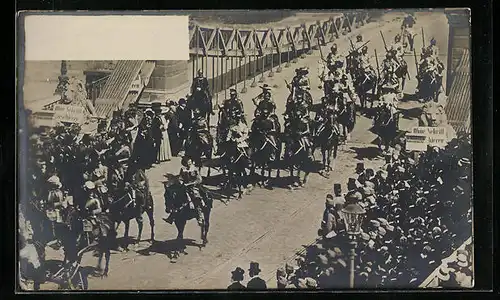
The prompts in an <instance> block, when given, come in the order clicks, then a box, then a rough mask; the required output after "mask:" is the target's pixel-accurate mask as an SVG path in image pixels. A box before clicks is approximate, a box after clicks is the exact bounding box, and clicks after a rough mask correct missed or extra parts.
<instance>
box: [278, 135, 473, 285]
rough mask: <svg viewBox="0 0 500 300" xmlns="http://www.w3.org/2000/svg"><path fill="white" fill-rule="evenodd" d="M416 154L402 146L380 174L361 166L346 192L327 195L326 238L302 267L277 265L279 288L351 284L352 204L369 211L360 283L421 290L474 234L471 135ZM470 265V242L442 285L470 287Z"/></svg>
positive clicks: (358, 260)
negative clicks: (347, 210) (348, 212)
mask: <svg viewBox="0 0 500 300" xmlns="http://www.w3.org/2000/svg"><path fill="white" fill-rule="evenodd" d="M412 154H413V153H410V152H408V151H405V150H404V149H402V147H401V146H399V145H396V146H395V147H394V148H393V149H391V151H388V153H387V154H386V156H385V161H386V164H385V165H384V167H383V168H381V169H380V170H378V171H377V172H375V171H374V170H373V169H369V168H367V169H364V165H363V164H362V163H360V164H358V166H357V168H356V172H357V174H358V178H349V182H348V184H347V185H348V191H347V193H346V194H345V195H343V196H342V195H340V194H339V193H338V188H337V189H336V188H334V190H335V195H328V196H327V200H326V209H325V213H324V219H323V223H322V228H321V229H320V231H319V234H320V235H321V236H322V238H321V239H320V241H319V242H318V243H316V244H314V245H313V246H310V247H308V248H307V249H306V252H305V255H302V256H300V257H299V258H298V259H297V263H296V265H292V264H287V265H286V266H285V267H284V268H281V269H278V270H277V274H276V275H277V276H276V279H277V285H278V288H322V289H331V288H346V287H348V286H349V275H350V273H349V261H350V258H351V253H350V251H352V247H351V244H350V243H349V238H348V235H347V233H346V232H345V227H344V223H343V221H342V211H341V210H342V208H343V207H345V205H346V204H349V203H357V204H359V205H360V206H361V207H363V208H364V209H365V210H366V214H365V216H364V221H363V223H362V226H361V228H362V229H361V233H360V234H359V235H358V236H357V247H356V249H355V256H354V257H355V258H354V262H355V271H354V274H355V287H356V288H382V287H383V288H390V287H392V288H394V287H397V288H409V287H417V286H419V285H420V284H422V282H423V281H424V280H425V279H426V278H427V277H428V276H429V275H430V274H431V273H432V272H433V271H434V270H436V269H437V268H438V267H440V266H441V265H442V260H443V259H445V258H446V257H448V256H450V255H451V254H452V253H453V251H454V250H456V249H457V248H459V247H460V245H462V244H463V243H464V242H465V241H466V240H467V239H468V238H469V237H470V236H471V234H472V210H471V207H472V203H471V199H472V196H471V189H472V179H471V161H470V157H471V154H472V146H471V142H470V136H466V135H459V136H458V137H457V138H455V139H453V140H452V141H450V143H449V144H448V145H447V146H446V147H445V148H438V147H428V149H427V151H425V152H422V153H420V155H419V157H416V156H414V155H412ZM336 186H337V187H338V184H337V185H336ZM458 257H459V259H458ZM471 265H472V246H471V245H469V246H467V247H466V248H465V249H462V250H460V251H459V253H458V254H457V260H456V262H453V263H448V264H444V266H443V267H442V268H441V271H440V272H439V274H441V275H440V276H441V277H442V278H441V279H440V280H441V281H442V282H443V286H453V284H455V285H457V284H458V285H461V286H470V284H471V282H472V272H471V271H470V270H471ZM450 274H454V275H453V276H450ZM457 274H458V275H457ZM449 277H451V279H449ZM445 279H446V280H447V281H445Z"/></svg>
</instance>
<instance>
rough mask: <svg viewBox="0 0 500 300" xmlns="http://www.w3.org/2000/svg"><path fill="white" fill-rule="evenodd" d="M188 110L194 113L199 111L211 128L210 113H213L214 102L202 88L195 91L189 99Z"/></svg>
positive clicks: (196, 88)
mask: <svg viewBox="0 0 500 300" xmlns="http://www.w3.org/2000/svg"><path fill="white" fill-rule="evenodd" d="M187 103H188V109H190V110H191V111H194V110H196V109H198V110H199V111H200V114H201V115H202V116H203V117H204V118H205V119H206V120H207V125H208V126H209V127H210V113H211V111H212V101H211V99H210V98H209V96H208V93H207V92H206V91H204V90H203V89H202V87H200V86H196V87H195V88H194V89H193V94H192V95H191V96H190V97H189V98H188V99H187Z"/></svg>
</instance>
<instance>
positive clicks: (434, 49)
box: [426, 38, 439, 58]
mask: <svg viewBox="0 0 500 300" xmlns="http://www.w3.org/2000/svg"><path fill="white" fill-rule="evenodd" d="M426 53H427V54H428V55H429V56H433V57H435V58H437V57H438V56H439V48H438V46H437V41H436V39H435V38H431V41H430V43H429V46H427V51H426Z"/></svg>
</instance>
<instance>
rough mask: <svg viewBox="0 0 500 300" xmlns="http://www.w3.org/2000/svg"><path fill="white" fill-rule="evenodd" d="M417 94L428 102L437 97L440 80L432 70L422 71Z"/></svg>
mask: <svg viewBox="0 0 500 300" xmlns="http://www.w3.org/2000/svg"><path fill="white" fill-rule="evenodd" d="M419 87H420V88H419V91H418V96H419V98H420V99H422V100H423V102H429V101H431V100H436V99H437V98H438V95H439V92H440V88H441V82H440V81H439V80H438V78H437V76H436V73H435V72H434V71H428V72H423V74H422V77H421V78H420V84H419Z"/></svg>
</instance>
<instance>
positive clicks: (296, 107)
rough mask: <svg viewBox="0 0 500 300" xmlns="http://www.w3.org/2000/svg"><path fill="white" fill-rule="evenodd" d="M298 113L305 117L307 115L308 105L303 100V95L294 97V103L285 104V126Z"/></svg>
mask: <svg viewBox="0 0 500 300" xmlns="http://www.w3.org/2000/svg"><path fill="white" fill-rule="evenodd" d="M298 111H301V112H303V113H304V114H306V115H307V114H309V105H308V104H307V102H306V100H305V99H304V96H303V94H298V95H297V96H296V97H295V101H289V102H287V104H286V108H285V113H284V114H283V116H284V119H285V124H287V121H288V120H291V119H294V118H295V117H296V114H297V112H298Z"/></svg>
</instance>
